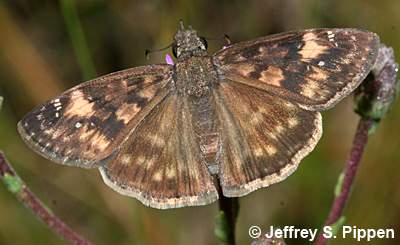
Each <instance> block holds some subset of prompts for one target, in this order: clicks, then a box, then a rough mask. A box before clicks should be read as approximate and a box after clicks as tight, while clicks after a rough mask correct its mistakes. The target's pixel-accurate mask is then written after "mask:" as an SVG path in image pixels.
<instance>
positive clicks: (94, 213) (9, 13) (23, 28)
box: [0, 0, 400, 245]
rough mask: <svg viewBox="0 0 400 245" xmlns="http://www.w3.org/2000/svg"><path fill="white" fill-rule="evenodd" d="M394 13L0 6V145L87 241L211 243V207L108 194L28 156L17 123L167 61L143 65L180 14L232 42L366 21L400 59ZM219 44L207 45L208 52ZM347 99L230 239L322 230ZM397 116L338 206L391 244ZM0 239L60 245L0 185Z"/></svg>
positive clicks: (390, 1) (376, 6)
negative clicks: (97, 82)
mask: <svg viewBox="0 0 400 245" xmlns="http://www.w3.org/2000/svg"><path fill="white" fill-rule="evenodd" d="M399 12H400V1H399V0H380V1H376V0H353V1H348V0H329V1H317V0H305V1H300V0H269V1H255V0H254V1H233V0H231V1H229V0H219V1H216V0H207V1H184V0H180V1H157V0H151V1H122V0H113V1H111V0H109V1H105V0H80V1H75V2H73V1H68V0H62V1H54V0H48V1H29V0H12V1H11V0H10V1H4V0H3V1H0V95H2V96H4V99H5V101H4V106H3V109H2V110H1V113H0V149H1V150H2V151H4V152H5V154H6V155H7V157H8V159H9V160H10V162H11V163H12V164H13V166H14V168H15V169H16V170H17V172H18V173H19V174H20V176H21V177H22V179H24V180H25V181H26V183H27V184H28V185H29V186H30V188H31V189H32V190H33V191H34V192H35V193H36V194H37V195H38V196H39V197H40V198H41V199H42V200H43V201H44V202H45V203H46V204H47V205H48V207H49V208H51V209H52V210H53V211H54V212H55V213H56V214H57V215H59V216H60V217H61V218H62V219H63V220H65V221H66V222H67V223H68V224H69V225H71V226H72V227H73V228H74V229H75V230H76V231H78V232H79V233H81V234H83V235H84V236H86V237H87V238H89V239H90V240H91V241H93V243H94V244H157V245H158V244H161V245H168V244H191V245H197V244H217V241H216V239H215V238H214V235H213V228H214V225H213V222H214V216H215V214H216V213H217V210H218V207H217V204H212V205H208V206H203V207H193V208H182V209H177V210H167V211H160V210H155V209H151V208H147V207H144V206H143V205H142V204H141V203H139V202H138V201H136V200H135V199H131V198H128V197H124V196H121V195H119V194H117V193H116V192H114V191H112V190H111V189H109V188H108V187H107V186H106V185H105V184H103V182H102V180H101V177H100V175H99V173H98V171H97V170H84V169H78V168H72V167H65V166H61V165H56V164H53V163H51V162H49V161H47V160H45V159H43V158H41V157H40V156H38V155H36V154H35V153H33V152H32V151H30V150H29V149H28V148H27V147H26V146H25V145H24V144H23V143H22V141H21V139H20V138H19V136H18V135H17V132H16V123H17V121H18V120H19V119H20V118H21V117H22V116H23V115H24V114H26V113H27V112H28V111H30V110H31V109H32V108H33V107H34V106H35V105H38V104H40V103H41V102H44V101H45V100H47V99H50V98H52V97H54V96H55V95H57V94H59V93H60V92H61V91H63V90H65V89H67V88H70V87H72V86H74V85H77V84H79V83H80V82H82V81H84V80H86V79H88V78H91V77H93V76H97V75H102V74H107V73H110V72H113V71H117V70H122V69H125V68H128V67H133V66H138V65H144V64H151V63H160V62H162V63H164V54H165V52H160V53H154V54H153V55H151V59H150V60H146V59H145V56H144V51H145V49H146V48H159V47H164V46H166V45H168V44H169V43H170V42H171V40H172V36H173V34H174V32H175V30H176V29H177V26H178V20H179V19H180V18H182V19H183V20H184V21H185V22H186V23H189V24H191V25H192V26H193V27H194V28H195V29H197V30H198V32H199V33H200V34H202V35H204V36H207V37H219V36H222V35H223V34H225V33H226V34H228V35H229V36H230V37H231V39H232V41H233V42H237V41H241V40H247V39H251V38H255V37H259V36H263V35H267V34H271V33H276V32H281V31H285V30H290V29H303V28H311V27H357V28H365V29H368V30H371V31H374V32H376V33H378V34H379V35H380V37H381V40H382V41H383V42H384V43H385V44H387V45H388V46H392V47H393V48H394V49H395V52H396V53H397V54H398V55H400V14H399ZM75 14H77V15H78V16H79V19H80V23H81V27H82V29H79V28H78V27H79V25H78V24H79V23H76V22H74V19H73V17H74V15H75ZM71 34H72V35H71ZM81 34H84V35H81ZM71 37H74V38H72V39H71ZM85 43H86V44H85ZM222 45H223V43H222V42H219V41H215V42H210V48H209V49H210V52H214V51H216V50H218V49H219V48H220V47H221V46H222ZM86 48H87V49H86ZM168 52H170V50H168ZM352 106H353V104H352V99H351V98H350V97H349V98H346V99H345V100H344V101H343V102H341V103H340V104H338V105H337V106H336V107H335V108H334V109H332V110H329V111H327V112H324V113H323V116H324V135H323V137H322V139H321V141H320V143H319V144H318V146H317V148H316V149H315V151H314V152H312V153H311V154H310V155H309V156H308V157H307V158H306V159H305V160H303V162H302V164H301V165H300V167H299V169H298V170H297V171H296V172H295V173H294V174H293V175H292V176H290V177H289V178H288V179H287V180H285V181H284V182H282V183H279V184H276V185H273V186H271V187H270V188H266V189H261V190H259V191H256V192H253V193H251V194H250V195H248V196H246V197H244V198H241V200H240V204H241V212H240V215H239V220H238V226H237V231H236V233H237V239H238V244H249V243H250V241H251V239H250V238H249V236H248V228H249V227H250V226H251V225H259V226H261V227H262V228H264V229H267V228H268V227H269V225H275V226H281V227H283V226H285V225H295V226H297V227H303V228H319V227H321V225H322V224H323V222H324V220H325V218H326V216H327V213H328V211H329V208H330V205H331V202H332V198H333V188H334V185H335V183H336V180H337V176H338V175H339V173H340V171H341V170H342V168H343V165H344V162H345V159H346V157H347V153H348V151H349V148H350V145H351V140H352V137H353V134H354V132H355V127H356V124H357V121H358V117H357V116H356V115H355V114H354V113H353V111H352ZM399 119H400V105H399V103H397V105H395V106H394V108H393V109H392V111H391V112H390V114H389V115H388V116H387V117H386V118H385V119H384V120H383V121H382V123H381V124H380V126H379V128H378V130H377V132H376V134H374V135H373V136H372V137H371V138H370V142H369V144H368V147H367V149H366V154H365V155H364V158H363V160H362V164H361V169H360V171H359V173H358V176H357V179H356V182H355V188H354V190H353V192H352V196H351V198H350V202H349V204H348V207H347V209H346V210H345V215H346V217H347V223H348V224H350V225H357V226H359V227H365V228H366V227H369V228H394V229H396V239H395V240H374V241H373V244H400V240H399V236H400V233H399V232H400V189H399V184H400V181H399V180H400V177H399V170H400V130H399ZM307 243H308V242H307V241H306V240H288V244H307ZM355 243H356V242H355V241H354V240H351V239H347V240H337V241H334V242H332V244H355ZM0 244H65V242H63V241H61V240H60V239H59V238H58V237H56V236H55V235H54V234H53V232H51V231H50V230H48V229H47V228H46V227H45V226H44V225H43V224H42V223H41V222H39V221H38V220H37V219H36V218H35V216H34V215H32V214H31V213H30V212H29V211H28V210H26V209H25V208H24V207H23V206H22V205H21V204H20V203H18V202H17V201H16V199H15V198H14V196H12V195H11V194H10V193H9V192H7V191H6V190H5V188H4V186H3V185H0Z"/></svg>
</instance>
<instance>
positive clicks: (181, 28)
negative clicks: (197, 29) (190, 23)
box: [179, 19, 185, 31]
mask: <svg viewBox="0 0 400 245" xmlns="http://www.w3.org/2000/svg"><path fill="white" fill-rule="evenodd" d="M179 28H180V30H181V31H183V30H185V25H184V24H183V20H182V19H180V20H179Z"/></svg>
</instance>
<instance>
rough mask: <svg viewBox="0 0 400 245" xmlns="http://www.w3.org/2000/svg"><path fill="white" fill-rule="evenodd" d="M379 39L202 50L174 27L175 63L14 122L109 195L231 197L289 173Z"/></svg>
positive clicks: (288, 39) (114, 80)
mask: <svg viewBox="0 0 400 245" xmlns="http://www.w3.org/2000/svg"><path fill="white" fill-rule="evenodd" d="M378 46H379V38H378V36H377V35H376V34H374V33H372V32H368V31H364V30H358V29H308V30H300V31H289V32H285V33H280V34H275V35H270V36H266V37H261V38H257V39H254V40H250V41H246V42H239V43H236V44H232V45H229V46H227V47H224V48H223V49H221V50H219V51H218V52H216V53H215V54H213V55H209V54H208V53H207V42H206V40H205V39H204V38H202V37H200V36H199V35H197V32H196V31H195V30H194V29H192V28H191V27H190V26H189V27H188V28H185V26H184V25H183V23H182V22H181V25H180V27H179V29H178V31H177V32H176V34H175V36H174V42H173V45H172V51H173V53H174V55H175V57H176V59H177V61H176V64H174V65H171V64H155V65H148V66H141V67H135V68H131V69H127V70H123V71H119V72H115V73H111V74H109V75H105V76H102V77H99V78H96V79H93V80H91V81H88V82H85V83H82V84H80V85H78V86H76V87H73V88H71V89H69V90H67V91H65V92H64V93H62V94H61V95H59V96H58V97H56V98H54V99H52V100H49V101H47V102H45V103H44V104H43V105H40V106H38V107H37V108H35V109H34V110H33V111H32V112H30V113H29V114H27V115H26V116H25V117H24V118H23V119H22V120H21V121H20V122H19V123H18V130H19V133H20V134H21V136H22V138H23V139H24V141H25V142H26V143H27V144H28V145H29V146H30V147H31V148H32V149H33V150H34V151H36V152H37V153H39V154H41V155H42V156H44V157H46V158H48V159H50V160H52V161H54V162H57V163H60V164H65V165H71V166H78V167H83V168H98V169H99V170H100V172H101V175H102V178H103V180H104V182H105V183H106V184H107V185H108V186H110V187H111V188H112V189H114V190H116V191H117V192H119V193H121V194H123V195H127V196H131V197H134V198H136V199H138V200H139V201H141V202H142V203H143V204H145V205H147V206H150V207H153V208H159V209H167V208H178V207H185V206H197V205H205V204H209V203H212V202H214V201H216V200H217V199H218V197H219V196H220V195H223V196H226V197H240V196H244V195H247V194H248V193H250V192H252V191H254V190H257V189H259V188H262V187H266V186H269V185H271V184H274V183H277V182H280V181H282V180H284V179H285V178H287V177H288V176H289V175H290V174H292V173H293V172H294V171H295V170H296V168H297V167H298V165H299V163H300V161H301V159H302V158H304V157H305V156H306V155H307V154H309V153H310V152H311V151H312V150H313V149H314V147H315V145H316V144H317V142H318V140H319V139H320V137H321V134H322V119H321V114H320V111H322V110H325V109H328V108H330V107H332V106H333V105H335V104H336V103H337V102H339V101H340V100H341V99H342V98H344V97H345V96H346V95H348V94H349V93H351V92H352V91H353V90H354V89H355V88H356V87H357V86H358V85H359V84H360V83H361V81H362V80H363V79H364V78H365V77H366V76H367V74H368V73H369V71H370V69H371V67H372V66H373V64H374V61H375V59H376V56H377V52H378Z"/></svg>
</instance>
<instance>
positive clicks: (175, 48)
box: [172, 43, 178, 58]
mask: <svg viewBox="0 0 400 245" xmlns="http://www.w3.org/2000/svg"><path fill="white" fill-rule="evenodd" d="M172 54H173V55H174V57H175V58H178V45H176V44H175V43H174V44H172Z"/></svg>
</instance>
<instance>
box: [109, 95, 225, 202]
mask: <svg viewBox="0 0 400 245" xmlns="http://www.w3.org/2000/svg"><path fill="white" fill-rule="evenodd" d="M190 118H191V115H190V111H189V105H188V102H187V100H186V99H185V98H182V97H178V96H177V95H171V96H168V97H167V98H166V99H165V100H164V101H163V102H162V103H160V105H159V106H158V107H157V108H155V109H154V110H153V111H152V112H151V113H150V114H149V115H148V116H147V117H146V119H145V120H143V121H142V123H141V124H140V125H139V126H138V127H137V129H136V130H135V131H134V132H133V133H132V134H131V135H130V136H129V139H128V140H127V141H126V142H125V143H124V144H123V147H122V148H121V150H120V151H119V153H118V154H117V155H116V157H115V159H114V160H113V161H111V162H110V163H109V164H107V165H105V166H104V167H102V168H101V173H102V176H103V179H104V181H105V182H106V183H107V184H108V185H109V186H110V187H112V188H113V189H115V190H116V191H118V192H120V193H122V194H124V195H128V196H133V197H135V198H137V199H138V200H140V201H141V202H142V203H144V204H145V205H148V206H151V207H155V208H161V209H165V208H177V207H183V206H196V205H204V204H208V203H211V202H213V201H215V200H216V199H217V198H218V194H217V191H216V189H215V187H214V185H213V179H212V177H211V175H210V173H209V172H208V169H207V167H206V165H205V164H204V163H203V162H202V160H201V155H200V154H201V153H200V148H199V145H198V142H197V141H196V136H195V133H194V130H193V127H192V125H191V121H190Z"/></svg>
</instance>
